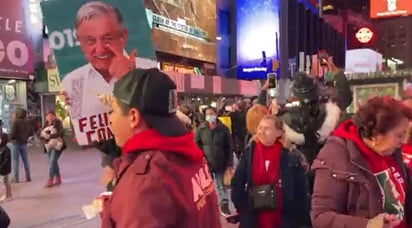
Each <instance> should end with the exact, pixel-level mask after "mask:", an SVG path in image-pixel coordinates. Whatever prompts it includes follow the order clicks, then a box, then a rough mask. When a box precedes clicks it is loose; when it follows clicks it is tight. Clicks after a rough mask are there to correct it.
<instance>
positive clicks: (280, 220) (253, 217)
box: [231, 116, 309, 228]
mask: <svg viewBox="0 0 412 228" xmlns="http://www.w3.org/2000/svg"><path fill="white" fill-rule="evenodd" d="M288 144H289V143H287V139H285V138H284V131H283V123H282V121H281V120H280V119H278V118H276V117H275V116H265V117H264V118H263V119H261V120H260V122H259V124H258V127H257V133H256V135H255V136H254V137H253V140H252V141H251V143H250V144H249V145H248V146H247V148H246V152H245V155H244V156H243V157H242V159H241V160H240V162H239V165H238V167H237V168H236V171H235V174H234V177H233V179H232V184H231V189H232V201H233V203H234V205H235V207H236V209H237V212H238V213H239V217H240V227H241V228H242V227H245V228H283V227H284V228H295V227H296V228H298V227H300V225H301V222H302V219H303V218H304V215H305V213H308V204H309V203H308V202H309V192H308V186H307V183H306V177H305V170H304V168H303V167H302V165H301V162H300V161H301V160H300V155H299V153H297V152H294V151H290V150H289V149H287V148H289V147H290V145H288Z"/></svg>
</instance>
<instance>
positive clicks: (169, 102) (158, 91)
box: [113, 68, 187, 136]
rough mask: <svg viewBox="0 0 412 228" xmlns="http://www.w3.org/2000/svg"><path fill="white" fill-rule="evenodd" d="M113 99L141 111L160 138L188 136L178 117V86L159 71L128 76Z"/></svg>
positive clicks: (149, 70)
mask: <svg viewBox="0 0 412 228" xmlns="http://www.w3.org/2000/svg"><path fill="white" fill-rule="evenodd" d="M113 96H114V97H115V98H116V99H117V100H118V101H120V102H122V103H124V104H126V105H128V106H129V107H131V108H136V109H137V110H139V112H140V114H141V115H142V116H143V119H144V120H145V121H146V123H147V124H148V125H149V126H150V127H152V128H154V129H155V130H156V131H157V132H159V133H160V134H161V135H165V136H181V135H184V134H186V133H187V130H186V128H185V126H184V125H183V124H182V122H181V121H180V120H179V119H178V117H177V116H176V110H177V92H176V84H175V83H174V82H173V81H172V80H171V79H170V78H169V76H167V75H166V74H165V73H163V72H161V71H159V70H158V69H157V68H152V69H135V70H133V71H131V72H129V73H128V74H126V75H125V76H123V77H122V78H121V79H119V80H118V81H117V82H116V83H115V85H114V89H113Z"/></svg>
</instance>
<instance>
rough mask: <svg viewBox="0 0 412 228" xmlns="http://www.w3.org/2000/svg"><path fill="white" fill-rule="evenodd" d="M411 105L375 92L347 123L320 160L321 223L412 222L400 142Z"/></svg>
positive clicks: (411, 116) (317, 222)
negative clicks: (380, 95) (378, 95)
mask: <svg viewBox="0 0 412 228" xmlns="http://www.w3.org/2000/svg"><path fill="white" fill-rule="evenodd" d="M410 120H412V112H411V110H410V109H409V108H408V107H406V106H405V105H404V104H402V103H401V102H400V101H397V100H395V99H393V98H391V97H374V98H372V99H370V100H369V101H368V102H367V103H366V104H365V105H363V106H361V107H360V109H359V110H358V111H357V112H356V113H355V115H354V116H353V119H352V120H347V121H345V122H343V123H342V124H341V125H340V126H339V127H338V128H337V129H336V130H335V132H334V133H333V136H332V137H330V138H329V139H328V141H327V143H326V144H325V146H324V147H323V148H322V150H321V151H320V153H319V154H318V156H317V158H316V159H315V161H314V163H313V165H312V169H313V170H314V171H315V176H316V178H315V185H314V192H313V195H312V210H311V217H312V224H313V227H316V228H340V227H359V228H360V227H366V228H369V227H371V228H372V227H378V228H381V227H382V228H407V227H412V214H411V209H412V198H411V195H410V194H411V193H412V188H411V187H412V185H411V181H410V178H409V176H410V175H409V172H408V169H407V167H406V166H405V164H404V163H403V161H402V154H401V151H400V147H401V145H402V142H403V140H404V137H405V134H406V131H407V129H408V123H409V121H410Z"/></svg>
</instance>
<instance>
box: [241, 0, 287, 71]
mask: <svg viewBox="0 0 412 228" xmlns="http://www.w3.org/2000/svg"><path fill="white" fill-rule="evenodd" d="M236 37H237V38H236V39H237V40H236V52H237V77H238V78H239V79H261V78H266V75H267V73H270V72H272V71H273V69H272V61H273V60H277V59H278V49H279V47H278V42H279V41H278V40H279V39H278V38H279V0H260V1H256V0H237V1H236Z"/></svg>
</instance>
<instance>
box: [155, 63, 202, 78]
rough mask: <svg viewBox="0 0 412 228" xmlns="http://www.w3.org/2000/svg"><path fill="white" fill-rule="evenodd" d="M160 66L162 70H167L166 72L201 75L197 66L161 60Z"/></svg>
mask: <svg viewBox="0 0 412 228" xmlns="http://www.w3.org/2000/svg"><path fill="white" fill-rule="evenodd" d="M160 68H161V69H162V70H163V71H167V72H174V73H181V74H194V75H202V73H201V71H200V69H199V67H192V66H185V65H178V64H173V63H167V62H162V64H161V66H160Z"/></svg>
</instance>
